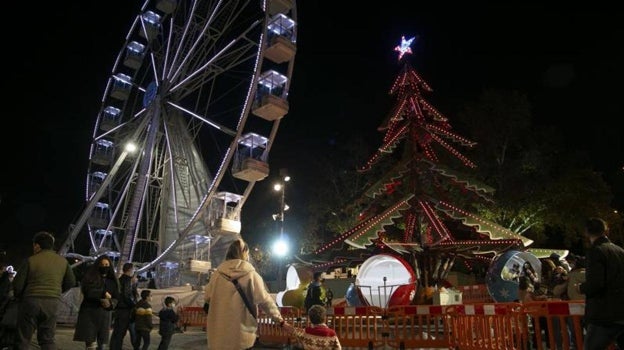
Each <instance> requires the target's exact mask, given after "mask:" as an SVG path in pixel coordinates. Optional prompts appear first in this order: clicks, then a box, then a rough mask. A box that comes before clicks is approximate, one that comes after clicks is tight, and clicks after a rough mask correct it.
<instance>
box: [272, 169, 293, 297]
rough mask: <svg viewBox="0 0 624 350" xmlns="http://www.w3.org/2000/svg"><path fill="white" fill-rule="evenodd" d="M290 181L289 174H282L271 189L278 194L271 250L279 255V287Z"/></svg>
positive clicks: (286, 246) (285, 248)
mask: <svg viewBox="0 0 624 350" xmlns="http://www.w3.org/2000/svg"><path fill="white" fill-rule="evenodd" d="M288 181H290V176H283V177H282V179H281V181H280V182H278V183H276V184H275V185H274V186H273V189H274V190H275V191H277V192H279V194H280V207H279V214H276V215H273V219H274V220H277V219H279V226H280V227H279V230H280V234H279V238H278V240H277V242H275V244H274V245H273V252H274V253H275V254H276V255H277V256H278V257H279V262H278V264H279V265H278V266H277V284H278V286H279V287H280V288H281V284H282V279H283V278H282V263H283V261H282V258H283V257H284V256H285V255H286V253H287V252H288V245H287V244H286V241H285V239H284V212H285V211H286V210H288V205H287V204H286V201H285V200H286V183H287V182H288Z"/></svg>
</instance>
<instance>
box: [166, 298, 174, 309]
mask: <svg viewBox="0 0 624 350" xmlns="http://www.w3.org/2000/svg"><path fill="white" fill-rule="evenodd" d="M165 306H166V307H175V299H174V298H173V297H171V296H168V297H166V298H165Z"/></svg>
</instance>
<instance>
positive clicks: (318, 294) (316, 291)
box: [304, 271, 325, 312]
mask: <svg viewBox="0 0 624 350" xmlns="http://www.w3.org/2000/svg"><path fill="white" fill-rule="evenodd" d="M321 276H323V273H322V272H318V271H317V272H315V273H314V277H313V278H314V279H313V280H312V282H310V284H309V285H308V289H307V291H306V297H305V301H304V306H305V311H306V312H308V310H310V308H311V307H312V305H325V288H324V287H323V282H322V281H321Z"/></svg>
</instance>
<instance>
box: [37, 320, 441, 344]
mask: <svg viewBox="0 0 624 350" xmlns="http://www.w3.org/2000/svg"><path fill="white" fill-rule="evenodd" d="M73 336H74V328H73V327H69V326H63V325H59V326H58V327H57V332H56V343H57V347H58V350H84V348H85V345H84V343H82V342H77V341H73ZM124 342H125V343H124V347H123V350H132V346H131V345H130V340H129V337H128V336H127V335H126V337H125V338H124ZM159 342H160V336H159V335H158V332H156V331H155V332H152V337H151V344H150V347H149V349H150V350H156V349H157V348H158V343H159ZM31 349H39V347H38V346H32V347H31ZM196 349H199V350H207V345H206V333H205V332H203V331H201V329H199V328H197V329H188V330H187V331H186V332H184V333H180V334H175V335H174V336H173V338H172V341H171V344H170V346H169V350H196ZM254 349H258V350H275V349H289V348H288V347H277V346H269V347H264V348H254ZM343 349H344V350H364V349H365V348H345V347H343ZM388 349H390V348H388ZM438 350H439V349H438Z"/></svg>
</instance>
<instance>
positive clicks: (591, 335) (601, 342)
mask: <svg viewBox="0 0 624 350" xmlns="http://www.w3.org/2000/svg"><path fill="white" fill-rule="evenodd" d="M623 333H624V325H619V324H613V325H609V326H599V325H595V324H591V323H590V324H589V325H587V334H585V344H584V345H585V347H584V349H585V350H604V349H606V348H607V346H609V345H610V344H611V343H613V342H615V341H616V340H622V338H623V337H622V336H621V335H622V334H623ZM618 337H619V338H618ZM618 346H619V347H620V349H622V347H623V346H624V344H618Z"/></svg>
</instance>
